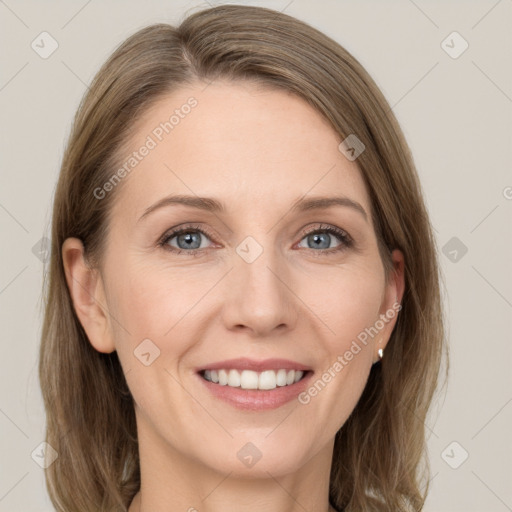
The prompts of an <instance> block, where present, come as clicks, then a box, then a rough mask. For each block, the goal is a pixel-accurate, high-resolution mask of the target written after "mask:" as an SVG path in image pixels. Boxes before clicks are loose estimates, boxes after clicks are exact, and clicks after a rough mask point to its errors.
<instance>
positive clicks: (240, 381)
mask: <svg viewBox="0 0 512 512" xmlns="http://www.w3.org/2000/svg"><path fill="white" fill-rule="evenodd" d="M306 373H307V372H306ZM201 376H202V377H203V378H204V379H205V380H207V381H209V382H213V383H214V384H219V385H220V386H228V387H232V388H240V389H253V390H272V389H276V388H278V387H285V386H291V385H292V384H295V383H296V382H299V381H300V380H301V379H302V378H303V377H304V372H303V371H302V370H286V369H284V368H283V369H280V370H277V371H276V370H265V371H262V372H255V371H252V370H235V369H229V370H228V369H220V370H204V371H203V372H201Z"/></svg>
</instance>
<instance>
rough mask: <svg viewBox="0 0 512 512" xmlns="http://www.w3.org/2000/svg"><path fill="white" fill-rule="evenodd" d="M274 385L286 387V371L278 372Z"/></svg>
mask: <svg viewBox="0 0 512 512" xmlns="http://www.w3.org/2000/svg"><path fill="white" fill-rule="evenodd" d="M276 384H277V385H278V386H286V370H278V372H277V378H276Z"/></svg>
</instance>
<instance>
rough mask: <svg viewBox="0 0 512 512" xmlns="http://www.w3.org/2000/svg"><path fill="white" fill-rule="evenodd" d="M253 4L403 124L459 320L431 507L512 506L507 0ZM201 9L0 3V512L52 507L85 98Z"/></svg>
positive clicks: (158, 3) (450, 312) (448, 511)
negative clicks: (333, 51)
mask: <svg viewBox="0 0 512 512" xmlns="http://www.w3.org/2000/svg"><path fill="white" fill-rule="evenodd" d="M218 3H224V2H214V1H213V0H210V5H217V4H218ZM234 3H241V2H234ZM247 3H250V4H253V5H262V6H266V7H271V8H274V9H277V10H283V11H284V12H286V13H287V14H290V15H292V16H295V17H297V18H299V19H302V20H304V21H306V22H308V23H310V24H311V25H313V26H314V27H316V28H318V29H320V30H322V31H324V32H325V33H326V34H327V35H329V36H331V37H332V38H334V39H335V40H336V41H338V42H339V43H340V44H341V45H343V46H344V47H345V48H347V50H349V51H350V52H351V53H352V54H353V55H354V56H355V57H356V58H357V59H358V60H359V61H360V62H361V63H362V64H363V65H364V66H365V67H366V69H367V70H368V71H369V73H370V74H371V75H372V77H373V78H374V79H375V81H376V82H377V84H378V85H379V86H380V88H381V89H382V91H383V92H384V94H385V96H386V98H387V99H388V101H389V103H390V105H391V106H392V108H393V111H394V112H395V114H396V116H397V117H398V120H399V122H400V123H401V125H402V127H403V130H404V132H405V135H406V138H407V140H408V142H409V144H410V146H411V149H412V151H413V155H414V158H415V162H416V164H417V168H418V172H419V174H420V179H421V182H422V185H423V189H424V193H425V197H426V201H427V206H428V209H429V212H430V215H431V218H432V222H433V225H434V227H435V234H436V237H437V243H438V247H439V256H440V262H441V265H442V271H443V274H444V277H445V282H446V288H445V291H444V295H445V309H446V314H447V318H448V323H449V326H448V327H449V333H448V334H449V340H450V341H449V343H450V356H451V372H450V378H449V380H448V383H447V387H446V392H445V393H443V394H440V395H439V398H438V399H437V400H436V406H435V407H434V409H433V412H432V415H431V418H430V420H429V423H428V424H427V427H428V432H429V439H428V445H429V454H430V460H431V467H432V476H433V480H432V481H431V493H430V495H429V498H428V501H427V506H426V508H425V510H426V511H427V512H459V511H460V512H462V511H464V512H506V511H507V510H512V456H511V455H512V441H511V435H510V433H511V432H512V428H511V426H512V372H511V363H512V357H511V355H512V337H511V333H512V321H511V318H512V270H511V262H512V229H511V228H512V223H511V218H512V173H511V164H512V158H511V157H512V155H511V147H512V144H511V142H512V140H511V134H512V66H511V64H512V44H511V42H512V41H511V34H512V24H511V21H512V2H511V1H510V0H501V1H495V0H485V1H483V0H482V1H437V2H434V1H426V0H414V1H412V0H396V1H388V2H383V1H380V2H379V1H368V0H363V1H328V0H324V1H318V0H316V1H314V2H313V1H310V2H308V1H306V0H291V1H290V0H275V1H264V2H247ZM207 6H208V4H207V3H205V2H199V1H184V0H183V1H176V2H171V1H165V0H153V1H144V2H142V1H139V2H136V1H126V0H125V1H121V0H118V1H102V2H101V1H99V0H89V1H86V0H81V1H69V0H68V1H65V2H64V1H61V2H56V1H45V2H36V1H34V0H32V1H15V0H0V43H1V44H0V47H1V52H2V53H1V68H0V105H1V112H2V116H1V122H0V129H1V135H0V146H1V147H0V157H1V160H0V162H1V168H0V169H1V170H0V229H1V247H2V249H1V266H0V332H1V343H2V345H1V348H2V351H1V357H0V376H1V377H0V378H1V383H2V386H1V393H0V432H1V437H0V465H1V466H0V511H8V512H17V511H20V512H21V511H22V512H36V511H50V510H53V508H52V506H51V504H50V501H49V499H48V496H47V493H46V490H45V486H44V470H43V469H42V468H41V467H40V466H39V465H38V464H37V453H38V450H40V443H41V442H42V441H43V439H44V422H45V415H44V409H43V405H42V400H41V394H40V388H39V382H38V374H37V364H38V348H39V343H40V339H39V337H40V332H41V323H42V314H41V311H40V306H41V289H42V278H43V270H44V266H43V262H42V260H43V259H44V242H41V239H42V238H43V237H44V236H49V234H48V231H47V228H48V224H49V222H50V215H51V213H50V212H51V210H50V208H51V201H52V197H53V192H54V187H55V183H56V179H57V176H58V171H59V166H60V162H61V158H62V153H63V148H64V145H65V142H66V139H67V137H68V134H69V130H70V125H71V121H72V117H73V115H74V113H75V110H76V108H77V106H78V102H79V101H80V99H81V97H82V95H83V94H84V92H85V91H86V88H87V85H88V84H89V83H90V81H91V79H92V77H93V76H94V74H95V73H96V72H97V71H98V69H99V67H100V65H101V64H102V63H103V61H104V60H105V59H106V58H107V56H108V55H109V54H110V53H111V52H112V51H113V49H114V48H115V47H116V46H117V45H118V44H119V43H120V42H121V41H122V40H124V39H125V38H126V37H127V36H129V35H130V34H132V33H133V32H135V31H136V30H137V29H139V28H142V27H144V26H146V25H148V24H151V23H156V22H169V23H172V24H176V23H179V21H180V20H181V19H182V18H183V17H184V16H185V14H186V13H187V12H192V11H194V10H196V9H199V8H204V7H207ZM42 32H47V33H48V35H40V34H41V33H42ZM454 32H456V33H455V34H454ZM43 37H44V38H46V39H45V41H46V43H45V44H44V45H43V44H42V43H40V41H41V38H43ZM33 41H35V43H33ZM38 41H39V47H38V46H37V42H38ZM54 41H55V42H54ZM52 44H53V45H54V46H55V44H58V47H57V48H56V50H55V51H54V52H53V53H52V54H51V55H49V56H48V55H44V51H46V52H49V51H51V50H52ZM42 46H44V48H45V50H44V51H43V48H41V47H42ZM466 46H467V48H466ZM34 47H35V48H34ZM36 49H37V50H36ZM41 53H43V55H41ZM43 57H46V58H43ZM311 512H313V511H311Z"/></svg>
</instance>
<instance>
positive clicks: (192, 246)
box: [159, 226, 210, 255]
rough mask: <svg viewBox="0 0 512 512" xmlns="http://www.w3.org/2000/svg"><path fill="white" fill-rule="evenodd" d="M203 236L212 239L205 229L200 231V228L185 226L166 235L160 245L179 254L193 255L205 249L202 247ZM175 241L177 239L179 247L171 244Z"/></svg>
mask: <svg viewBox="0 0 512 512" xmlns="http://www.w3.org/2000/svg"><path fill="white" fill-rule="evenodd" d="M202 236H203V237H207V238H209V237H210V235H209V234H208V233H207V232H206V231H204V230H203V229H200V227H199V226H185V227H182V228H178V229H175V230H173V231H171V232H170V233H167V234H166V235H164V238H163V239H162V241H161V242H160V244H159V245H161V246H162V247H165V248H166V249H167V250H170V251H173V252H176V253H178V254H181V253H182V252H188V253H190V254H191V255H193V254H195V252H196V251H198V250H202V249H205V247H204V246H203V247H201V237H202ZM173 239H176V244H177V245H178V247H176V246H174V245H172V244H171V243H170V242H171V241H172V240H173Z"/></svg>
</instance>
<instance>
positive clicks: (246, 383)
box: [240, 370, 258, 389]
mask: <svg viewBox="0 0 512 512" xmlns="http://www.w3.org/2000/svg"><path fill="white" fill-rule="evenodd" d="M240 386H241V387H242V389H258V374H257V373H256V372H253V371H252V370H244V371H243V372H242V375H240Z"/></svg>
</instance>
